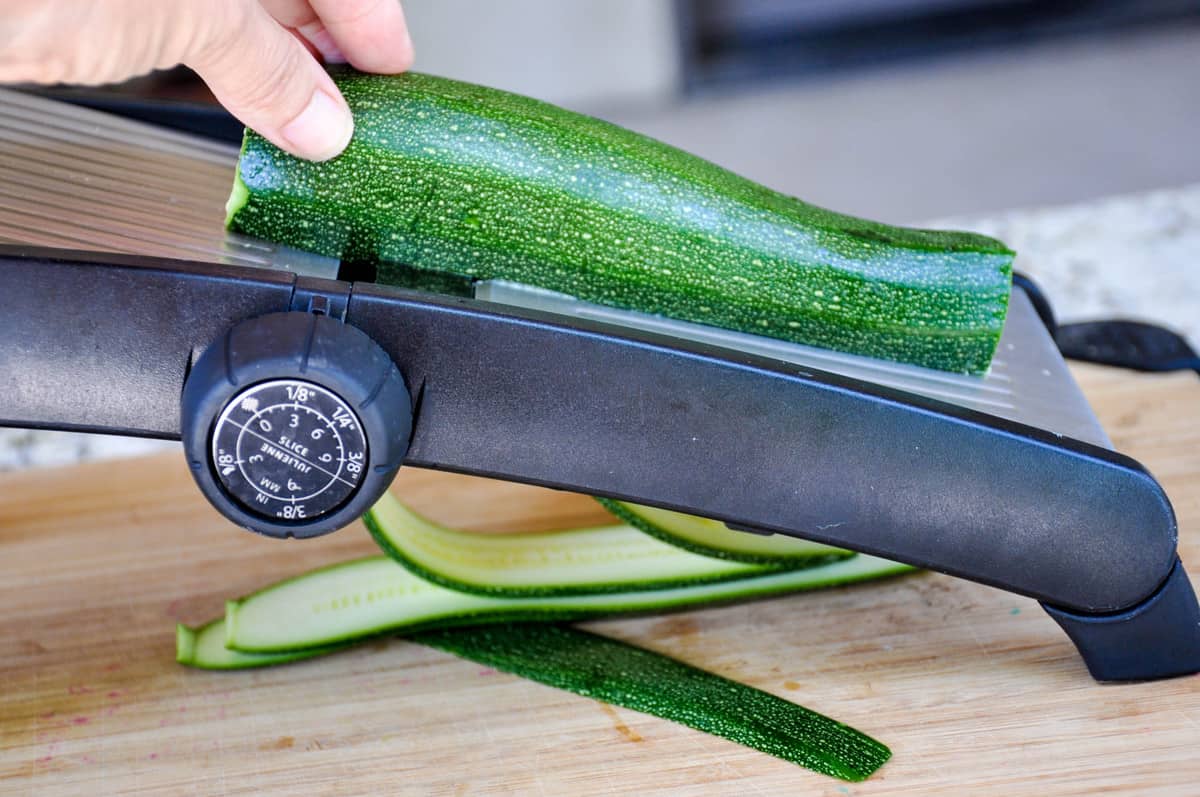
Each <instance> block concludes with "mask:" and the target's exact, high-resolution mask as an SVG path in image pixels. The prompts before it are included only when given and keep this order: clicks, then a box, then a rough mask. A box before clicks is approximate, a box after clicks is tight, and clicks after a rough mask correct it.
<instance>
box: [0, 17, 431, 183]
mask: <svg viewBox="0 0 1200 797" xmlns="http://www.w3.org/2000/svg"><path fill="white" fill-rule="evenodd" d="M318 58H320V59H321V60H323V61H325V62H326V63H335V62H345V61H348V62H349V63H351V64H352V65H354V66H355V67H357V68H358V69H361V70H363V71H365V72H378V73H384V74H392V73H397V72H403V71H404V70H406V69H407V68H408V67H409V66H410V65H411V64H412V59H413V48H412V42H411V40H410V39H409V35H408V28H407V26H406V25H405V22H404V14H403V12H402V11H401V9H400V3H399V0H0V82H32V83H77V84H88V85H97V84H101V83H114V82H118V81H122V80H125V79H127V78H130V77H133V76H135V75H140V74H143V73H145V72H149V71H150V70H153V69H164V68H168V67H172V66H175V65H177V64H185V65H187V66H189V67H191V68H192V69H194V70H195V71H196V72H197V73H198V74H199V75H200V77H201V78H203V79H204V82H205V83H207V84H208V86H209V88H210V89H211V90H212V92H213V94H214V95H215V96H216V98H217V99H218V100H219V101H220V102H221V104H222V105H224V106H225V107H226V108H228V109H229V111H230V112H231V113H232V114H233V115H234V116H236V117H237V118H238V119H239V120H241V121H242V123H243V124H245V125H246V126H247V127H250V128H253V129H254V130H256V131H258V132H259V133H261V134H262V135H263V136H265V137H266V138H268V139H270V140H271V141H272V142H273V143H275V144H276V145H278V146H279V147H281V148H283V149H285V150H287V151H289V152H291V153H293V154H295V155H298V156H300V157H302V158H308V159H310V160H327V159H329V158H332V157H333V156H335V155H337V154H339V153H340V152H341V151H342V150H343V149H345V148H346V145H347V144H348V143H349V142H350V135H351V133H353V132H354V121H353V119H352V118H351V115H350V109H349V108H348V107H347V105H346V102H345V100H344V99H342V96H341V93H340V92H339V91H338V90H337V87H336V86H335V85H334V83H333V81H332V80H331V79H330V77H329V75H328V74H326V72H325V70H324V69H323V68H322V67H321V65H320V64H319V63H318V60H317V59H318Z"/></svg>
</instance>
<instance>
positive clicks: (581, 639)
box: [176, 618, 890, 780]
mask: <svg viewBox="0 0 1200 797" xmlns="http://www.w3.org/2000/svg"><path fill="white" fill-rule="evenodd" d="M176 638H177V649H176V659H177V660H178V661H179V662H180V663H181V664H186V665H189V666H193V667H202V668H204V669H210V670H234V669H249V668H253V667H265V666H270V665H275V664H284V663H287V662H292V661H297V660H299V659H304V658H310V657H313V656H318V655H322V654H325V653H330V652H333V651H334V650H338V649H341V648H343V647H345V644H342V645H331V646H324V647H315V648H304V649H299V650H292V651H287V652H282V653H245V652H242V651H238V650H234V649H232V648H228V647H226V646H225V619H224V618H218V619H216V620H214V621H212V622H211V623H208V624H207V625H204V626H202V627H201V628H199V629H191V628H188V627H186V626H183V625H180V626H179V627H178V633H177V637H176ZM408 638H409V639H411V640H412V641H414V642H418V643H420V644H423V645H428V646H430V647H434V648H437V649H439V650H444V651H446V652H449V653H453V654H455V655H458V656H460V657H462V658H466V659H470V660H472V661H477V662H480V663H482V664H486V665H488V666H491V667H495V668H496V669H499V670H503V671H505V672H509V673H513V674H515V675H519V676H521V677H523V678H527V679H529V680H533V681H538V682H540V683H545V684H548V685H550V686H556V687H558V688H560V689H566V690H568V691H572V692H575V693H577V694H581V695H584V696H587V697H593V698H595V699H597V700H603V701H605V702H607V703H613V704H616V705H620V706H625V707H627V708H632V709H634V710H637V711H642V712H644V713H647V714H652V715H654V716H657V717H662V718H663V719H668V720H673V721H675V722H678V723H680V724H683V725H687V726H689V727H692V728H696V729H698V730H701V731H705V732H708V733H712V734H714V735H717V736H721V737H724V738H726V739H729V740H731V741H734V742H738V743H740V744H743V745H746V746H748V747H752V748H754V749H757V750H761V751H762V752H765V753H769V754H771V755H774V756H777V757H779V758H782V759H784V760H787V761H791V762H793V763H796V764H800V765H801V766H805V767H808V768H810V769H813V770H815V771H817V772H822V773H825V774H828V775H833V776H834V777H839V778H843V779H845V780H862V779H864V778H866V777H867V776H869V775H870V774H871V773H872V772H873V771H874V770H876V769H878V768H879V766H881V765H882V764H883V763H884V762H885V761H887V759H888V758H889V756H890V752H889V751H888V749H887V748H886V747H884V746H883V745H882V744H880V743H879V742H877V741H875V740H874V739H871V738H870V737H868V736H865V735H863V734H861V733H859V732H858V731H855V730H854V729H853V728H850V727H848V726H845V725H842V724H841V723H838V722H835V721H834V720H831V719H829V718H827V717H824V716H822V715H820V714H816V713H814V712H812V711H809V710H808V709H805V708H803V707H801V706H798V705H796V704H794V703H791V702H788V701H786V700H783V699H782V698H778V697H775V696H774V695H771V694H769V693H766V692H762V691H760V690H758V689H754V688H753V687H749V686H743V685H742V684H738V683H736V682H735V681H730V680H728V679H726V678H722V677H721V676H719V675H715V674H712V673H707V672H704V671H703V670H699V669H697V668H695V667H691V666H689V665H687V664H683V663H681V662H678V661H675V660H673V659H670V658H667V657H666V656H663V655H661V654H658V653H653V652H651V651H648V650H642V649H640V648H635V647H633V646H631V645H627V644H625V643H622V642H617V641H615V640H611V639H607V638H605V637H601V636H597V635H595V634H589V633H586V632H584V631H578V630H573V629H568V628H561V627H558V626H555V625H550V624H533V623H526V624H520V625H511V624H500V625H496V626H476V627H467V628H457V629H432V630H426V631H415V632H412V633H410V634H408Z"/></svg>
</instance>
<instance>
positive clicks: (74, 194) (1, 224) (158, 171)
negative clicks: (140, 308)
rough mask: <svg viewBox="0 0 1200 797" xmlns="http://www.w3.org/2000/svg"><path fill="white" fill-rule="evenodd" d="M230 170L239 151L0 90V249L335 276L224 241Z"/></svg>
mask: <svg viewBox="0 0 1200 797" xmlns="http://www.w3.org/2000/svg"><path fill="white" fill-rule="evenodd" d="M236 162H237V148H236V147H232V146H229V145H225V144H217V143H214V142H211V141H206V140H205V139H202V138H198V137H195V136H189V135H185V134H182V133H176V132H173V131H169V130H163V129H162V128H159V127H155V126H153V125H147V124H142V123H140V122H131V121H128V120H125V119H121V118H119V117H116V116H113V115H111V114H105V113H100V112H97V111H92V110H88V109H84V108H78V107H75V106H73V105H69V104H67V103H63V102H56V101H54V100H48V99H45V98H41V97H35V96H32V95H28V94H22V93H20V92H16V91H12V90H7V89H0V242H6V243H26V244H36V245H39V246H50V247H56V248H60V249H85V250H93V251H105V252H122V253H127V254H138V255H152V256H157V257H172V258H179V259H185V260H199V261H204V262H213V263H228V264H231V265H240V266H255V267H260V268H286V269H289V270H292V271H297V272H300V273H304V274H312V275H316V276H324V277H332V276H336V274H337V266H338V264H337V261H336V260H332V259H330V258H325V257H321V256H318V255H312V254H309V253H307V252H299V251H296V250H293V249H287V248H286V247H279V246H275V245H273V244H268V243H265V242H263V241H257V240H254V239H251V238H245V237H242V236H239V235H234V234H231V233H226V232H225V231H224V228H223V222H224V218H225V200H226V199H227V198H228V196H229V190H230V187H231V186H232V184H233V173H234V166H235V164H236Z"/></svg>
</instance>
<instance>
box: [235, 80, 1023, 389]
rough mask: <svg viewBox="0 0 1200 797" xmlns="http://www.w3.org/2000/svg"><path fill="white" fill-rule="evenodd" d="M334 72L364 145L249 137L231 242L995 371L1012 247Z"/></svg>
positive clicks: (509, 106) (475, 98) (543, 107)
mask: <svg viewBox="0 0 1200 797" xmlns="http://www.w3.org/2000/svg"><path fill="white" fill-rule="evenodd" d="M333 75H334V79H335V81H336V82H337V83H338V85H339V87H340V88H341V90H342V92H343V94H344V95H345V97H346V100H347V102H349V104H350V107H351V108H352V110H353V111H354V115H355V122H356V128H355V133H354V138H353V139H352V141H351V143H350V145H349V147H348V148H347V150H346V151H345V153H343V154H342V155H341V156H339V157H337V158H334V159H333V160H330V161H326V162H324V163H309V162H305V161H301V160H298V159H296V158H293V157H291V156H288V155H286V154H285V153H283V152H282V151H280V150H279V149H277V148H276V147H274V146H273V145H271V144H270V143H269V142H267V141H266V140H265V139H263V138H262V137H260V136H258V135H257V134H254V133H252V132H247V134H246V138H245V141H244V144H243V148H242V153H241V157H240V159H239V169H238V177H237V180H236V183H235V187H234V193H233V196H232V197H231V199H230V205H229V217H228V220H227V223H228V226H229V227H230V228H231V229H233V230H236V231H238V232H242V233H246V234H249V235H253V236H258V237H262V238H268V239H271V240H274V241H278V242H281V243H285V244H288V245H291V246H295V247H298V248H301V249H307V250H310V251H314V252H319V253H322V254H326V255H330V256H334V257H339V258H341V259H343V260H349V261H366V262H375V263H377V264H378V265H379V270H378V275H379V280H380V281H381V282H385V283H386V282H388V281H389V275H390V272H391V271H392V270H393V269H392V267H391V265H390V264H405V265H407V266H411V267H414V268H417V269H422V270H429V271H434V272H443V273H448V274H457V275H461V276H466V277H470V278H474V279H492V278H500V279H507V280H511V281H514V282H521V283H525V284H529V285H535V286H538V287H542V288H548V289H551V290H556V291H560V292H562V293H567V294H570V295H572V296H576V297H578V298H581V299H584V300H587V301H592V302H597V303H600V304H607V305H610V306H614V307H621V308H625V309H631V310H637V311H640V312H645V313H657V314H662V315H665V316H668V317H673V318H678V319H682V320H686V321H694V322H699V323H705V324H711V325H714V326H719V327H725V328H729V329H736V330H740V331H745V332H751V333H755V334H760V335H766V336H771V337H777V338H782V339H785V340H792V341H796V342H799V343H807V344H810V345H815V346H821V347H825V348H831V349H837V350H840V351H846V352H851V353H856V354H864V355H867V356H872V357H880V358H884V359H892V360H898V361H902V362H911V363H915V364H918V365H924V366H927V367H932V368H939V369H943V370H948V371H956V372H966V373H982V372H983V371H985V370H986V369H987V366H988V364H989V362H990V361H991V357H992V355H993V353H994V351H995V348H996V344H997V342H998V340H999V336H1000V331H1001V328H1002V326H1003V323H1004V316H1005V312H1006V310H1007V305H1008V296H1009V290H1010V287H1011V276H1012V259H1013V253H1012V252H1011V251H1009V250H1008V249H1007V248H1006V247H1005V246H1004V245H1003V244H1002V243H1000V242H998V241H996V240H994V239H991V238H987V237H985V236H981V235H975V234H971V233H957V232H941V231H928V230H913V229H906V228H899V227H891V226H887V225H882V224H877V223H875V222H870V221H865V220H862V219H856V218H853V217H850V216H845V215H841V214H838V213H833V212H831V211H827V210H824V209H821V208H817V207H814V206H812V205H808V204H806V203H804V202H801V201H800V200H797V199H794V198H792V197H788V196H785V195H783V194H780V193H777V192H775V191H772V190H770V189H767V188H765V187H763V186H761V185H758V184H756V183H754V182H751V181H749V180H746V179H744V178H741V177H739V176H737V175H735V174H733V173H731V172H729V171H726V170H724V169H721V168H720V167H718V166H716V165H714V164H712V163H709V162H707V161H705V160H702V159H700V158H697V157H695V156H692V155H689V154H687V153H685V152H682V151H680V150H678V149H675V148H673V147H670V146H667V145H665V144H663V143H661V142H658V141H655V140H653V139H650V138H647V137H645V136H641V135H639V134H637V133H634V132H631V131H629V130H625V129H623V128H620V127H617V126H614V125H611V124H608V123H606V122H602V121H600V120H597V119H593V118H591V117H587V116H583V115H580V114H576V113H573V112H570V111H566V110H563V109H561V108H558V107H555V106H553V105H548V104H546V103H542V102H538V101H536V100H532V99H529V98H526V97H521V96H518V95H513V94H509V93H506V92H501V91H497V90H494V89H489V88H484V87H480V86H475V85H471V84H467V83H460V82H457V81H452V80H447V79H444V78H438V77H433V76H429V75H422V74H416V73H408V74H405V75H399V76H386V77H385V76H374V75H364V74H360V73H357V72H354V71H352V70H342V69H339V70H334V71H333ZM394 270H395V271H397V272H400V271H401V269H400V268H396V269H394Z"/></svg>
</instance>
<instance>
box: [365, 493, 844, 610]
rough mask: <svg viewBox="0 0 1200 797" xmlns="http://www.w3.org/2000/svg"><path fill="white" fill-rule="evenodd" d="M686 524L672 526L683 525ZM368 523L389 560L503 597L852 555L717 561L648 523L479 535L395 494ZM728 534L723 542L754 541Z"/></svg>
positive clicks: (696, 578) (663, 584)
mask: <svg viewBox="0 0 1200 797" xmlns="http://www.w3.org/2000/svg"><path fill="white" fill-rule="evenodd" d="M671 514H676V515H677V513H671ZM688 517H690V516H687V515H678V516H677V517H675V518H670V520H673V521H675V522H676V524H677V525H684V521H683V519H685V518H688ZM693 520H694V521H695V523H696V524H703V523H705V522H706V521H704V520H702V519H700V518H694V519H693ZM363 521H364V523H365V524H366V526H367V529H368V530H369V531H370V532H371V536H372V537H374V538H375V542H376V543H377V544H378V545H379V547H380V548H381V549H382V550H383V552H384V553H386V554H387V555H388V556H390V557H392V558H393V559H395V560H396V561H397V562H399V563H400V564H401V565H403V566H404V567H406V568H407V569H409V570H411V571H412V572H413V573H414V574H416V575H418V576H420V577H421V578H423V579H425V580H426V581H431V582H433V583H435V584H441V585H442V586H443V587H449V588H450V589H455V590H459V591H461V592H474V593H479V594H482V595H498V596H505V597H527V596H536V595H552V596H553V595H586V594H591V593H598V592H621V591H628V590H629V589H631V588H635V589H637V590H639V591H641V590H655V589H667V588H670V587H679V586H686V585H688V584H704V583H712V582H717V581H729V580H732V579H739V578H745V577H747V576H753V575H760V574H763V573H768V572H773V571H778V570H783V569H795V568H798V567H811V566H813V565H816V564H822V563H824V562H827V561H830V559H831V558H834V559H836V558H842V557H844V556H847V555H849V552H847V551H841V552H838V554H836V555H834V556H833V557H830V555H829V552H830V551H831V550H833V549H829V548H825V547H824V546H818V548H819V549H820V550H819V552H816V553H814V549H812V548H811V547H805V548H802V550H803V551H804V552H806V553H807V554H808V555H807V556H794V557H790V558H788V559H786V560H785V559H782V558H781V557H776V558H775V559H773V560H772V559H771V558H769V557H765V556H759V557H758V561H757V562H755V563H745V562H742V561H737V560H736V558H735V557H725V558H713V557H710V556H706V555H701V553H696V552H692V551H688V550H683V549H682V548H680V547H677V546H676V545H674V544H669V543H671V542H673V540H671V539H670V538H668V541H667V542H663V541H662V540H660V539H656V538H655V537H653V536H648V535H647V534H644V533H643V531H646V530H649V529H651V528H653V526H651V525H650V524H649V523H645V522H643V523H642V524H641V526H639V527H638V528H634V527H633V526H631V525H625V524H618V525H608V526H598V527H595V528H584V529H572V530H570V531H558V532H547V533H539V534H473V533H470V532H463V531H456V530H454V529H448V528H444V527H442V526H439V525H437V524H436V523H432V522H430V521H429V520H427V519H425V518H423V517H421V516H420V515H418V514H416V513H415V512H413V511H412V510H411V509H409V508H408V507H406V506H404V504H402V503H401V502H400V501H399V500H397V499H396V497H395V496H394V495H392V494H390V493H389V494H387V495H385V496H384V497H383V498H381V499H380V500H379V501H378V502H377V503H376V504H375V506H374V507H372V508H371V510H370V511H369V512H367V514H366V515H365V516H364V517H363ZM707 522H708V523H712V522H714V521H707ZM718 525H719V524H718ZM639 528H640V529H642V530H641V531H639ZM722 528H723V527H722ZM724 532H725V537H735V536H752V535H745V534H743V533H740V532H733V531H729V530H728V529H724ZM797 542H799V541H797ZM800 544H801V545H811V544H805V543H800ZM697 547H698V546H697Z"/></svg>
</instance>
